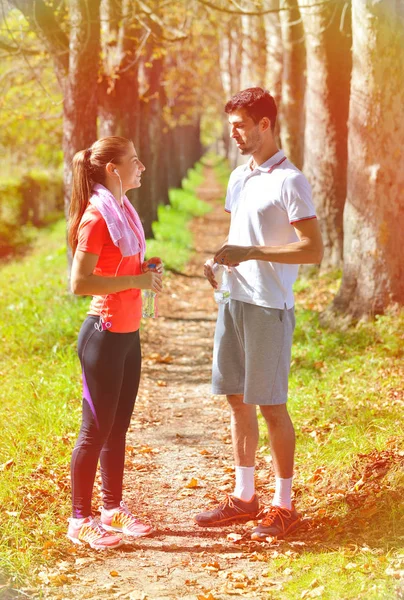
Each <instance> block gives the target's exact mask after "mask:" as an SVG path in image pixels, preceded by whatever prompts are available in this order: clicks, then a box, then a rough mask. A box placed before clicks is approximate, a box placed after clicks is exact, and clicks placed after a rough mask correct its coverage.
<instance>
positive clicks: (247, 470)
mask: <svg viewBox="0 0 404 600" xmlns="http://www.w3.org/2000/svg"><path fill="white" fill-rule="evenodd" d="M235 470H236V487H235V488H234V492H233V494H232V495H233V496H236V498H240V500H244V501H246V502H248V501H249V500H251V498H252V497H253V496H254V493H255V487H254V470H255V467H235Z"/></svg>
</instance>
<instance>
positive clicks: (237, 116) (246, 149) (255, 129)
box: [229, 108, 262, 154]
mask: <svg viewBox="0 0 404 600" xmlns="http://www.w3.org/2000/svg"><path fill="white" fill-rule="evenodd" d="M229 124H230V137H232V138H234V139H235V141H236V144H237V148H238V149H239V150H240V153H241V154H254V152H257V150H259V148H260V147H261V144H262V138H261V132H260V129H259V124H256V123H254V121H253V120H252V118H251V117H250V116H249V115H248V113H247V111H246V110H245V109H244V108H240V109H239V110H235V111H234V112H232V113H230V114H229Z"/></svg>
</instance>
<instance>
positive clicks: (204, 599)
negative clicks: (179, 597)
mask: <svg viewBox="0 0 404 600" xmlns="http://www.w3.org/2000/svg"><path fill="white" fill-rule="evenodd" d="M198 600H217V599H216V598H215V597H214V596H212V593H211V592H209V595H208V596H202V595H199V596H198Z"/></svg>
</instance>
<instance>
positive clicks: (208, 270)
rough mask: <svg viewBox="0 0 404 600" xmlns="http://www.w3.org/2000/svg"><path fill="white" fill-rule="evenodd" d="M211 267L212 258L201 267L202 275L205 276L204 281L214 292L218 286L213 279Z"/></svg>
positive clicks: (212, 263)
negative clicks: (206, 281)
mask: <svg viewBox="0 0 404 600" xmlns="http://www.w3.org/2000/svg"><path fill="white" fill-rule="evenodd" d="M213 265H214V261H213V258H209V260H207V261H206V263H205V264H204V265H203V274H204V275H205V277H206V279H207V280H208V281H209V283H210V285H211V286H212V287H213V289H215V290H216V289H217V287H218V284H217V281H216V279H215V274H214V272H213Z"/></svg>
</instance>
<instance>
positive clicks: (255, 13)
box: [196, 0, 335, 17]
mask: <svg viewBox="0 0 404 600" xmlns="http://www.w3.org/2000/svg"><path fill="white" fill-rule="evenodd" d="M196 1H197V2H199V3H200V4H203V6H207V7H208V8H212V9H213V10H217V11H219V12H224V13H227V14H229V15H246V16H250V17H261V16H263V15H269V14H270V13H279V12H282V11H284V10H291V9H290V8H288V7H285V8H268V9H266V10H230V9H228V8H223V7H222V6H216V4H214V3H213V2H209V1H208V0H196ZM333 1H335V0H325V1H324V2H318V3H317V4H312V5H311V6H301V7H300V8H315V7H316V6H324V5H326V4H327V5H329V4H331V3H332V2H333Z"/></svg>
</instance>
